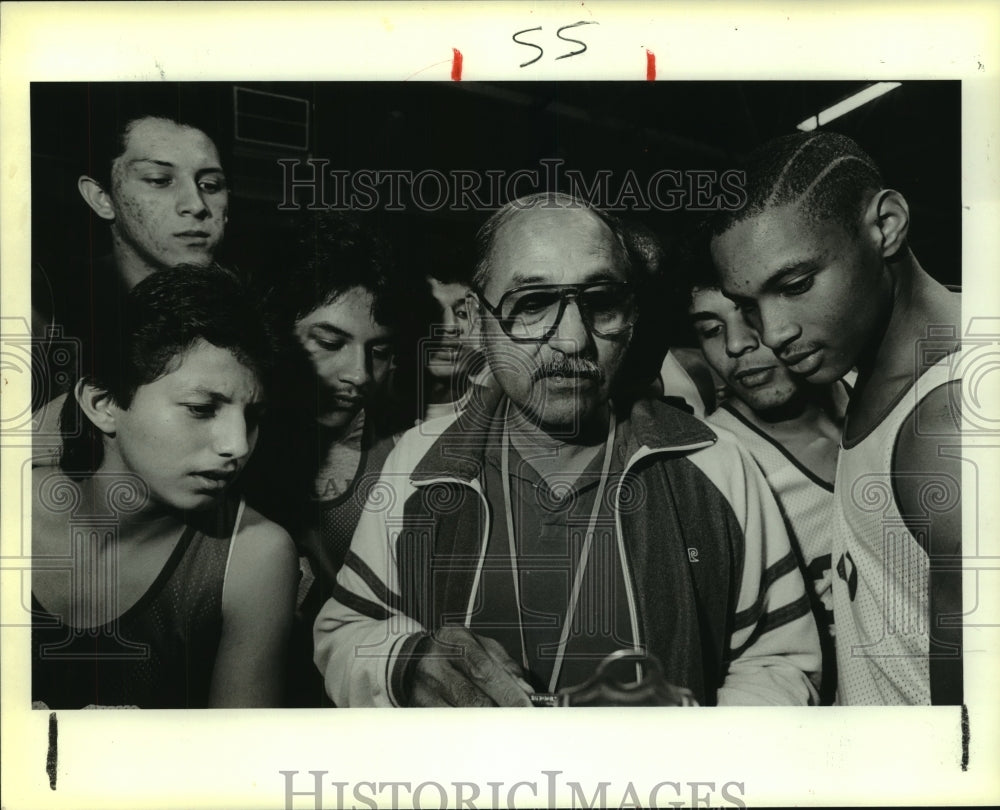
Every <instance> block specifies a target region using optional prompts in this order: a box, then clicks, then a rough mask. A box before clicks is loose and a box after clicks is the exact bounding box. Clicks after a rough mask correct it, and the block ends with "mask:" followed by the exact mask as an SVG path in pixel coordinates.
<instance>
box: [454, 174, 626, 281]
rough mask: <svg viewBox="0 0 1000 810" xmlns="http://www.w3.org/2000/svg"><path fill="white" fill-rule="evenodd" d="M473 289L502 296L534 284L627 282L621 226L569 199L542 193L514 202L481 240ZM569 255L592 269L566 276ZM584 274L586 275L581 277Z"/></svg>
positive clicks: (485, 230)
mask: <svg viewBox="0 0 1000 810" xmlns="http://www.w3.org/2000/svg"><path fill="white" fill-rule="evenodd" d="M477 247H478V249H479V260H478V263H477V265H476V270H475V274H474V276H473V286H474V287H475V288H476V289H478V290H481V291H484V292H486V291H487V288H489V291H490V292H494V293H495V292H502V291H505V290H508V289H512V288H513V287H516V286H521V285H524V284H532V283H555V284H560V283H579V282H581V281H591V280H594V281H599V280H619V281H624V280H627V279H628V277H629V274H630V270H631V266H630V262H629V257H628V253H627V251H626V250H625V246H624V239H623V236H622V231H621V228H620V226H619V223H618V221H617V220H616V219H614V218H613V217H610V216H608V215H607V214H605V213H604V212H602V211H600V210H599V209H595V208H593V207H591V206H589V205H588V204H586V203H585V202H583V201H580V200H578V199H576V198H574V197H570V196H569V195H564V194H538V195H532V196H531V197H525V198H521V199H519V200H514V201H513V202H511V203H508V204H507V205H506V206H504V207H503V208H501V209H500V210H499V211H497V212H496V213H495V214H494V215H493V216H492V217H490V219H489V220H488V221H487V222H486V223H485V224H484V225H483V227H482V228H481V229H480V231H479V234H478V235H477ZM567 250H568V251H569V252H571V253H572V254H573V255H574V256H575V257H576V258H577V259H578V260H580V261H582V262H583V263H584V264H585V265H586V266H585V267H578V268H574V271H573V272H572V273H571V274H572V275H573V276H574V278H572V279H570V278H568V277H565V276H566V275H567V272H568V268H567V262H566V259H567ZM576 271H580V272H576Z"/></svg>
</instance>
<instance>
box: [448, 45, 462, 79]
mask: <svg viewBox="0 0 1000 810" xmlns="http://www.w3.org/2000/svg"><path fill="white" fill-rule="evenodd" d="M451 53H452V57H451V80H452V81H453V82H460V81H462V52H461V51H460V50H459V49H458V48H452V49H451Z"/></svg>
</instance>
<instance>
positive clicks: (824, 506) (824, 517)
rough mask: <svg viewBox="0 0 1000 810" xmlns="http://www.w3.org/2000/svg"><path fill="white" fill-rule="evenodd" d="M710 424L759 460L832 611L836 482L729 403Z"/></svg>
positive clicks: (808, 572) (810, 578) (809, 575)
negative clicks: (832, 523)
mask: <svg viewBox="0 0 1000 810" xmlns="http://www.w3.org/2000/svg"><path fill="white" fill-rule="evenodd" d="M706 421H708V422H711V423H712V424H715V425H718V426H719V427H723V428H725V429H726V430H728V431H729V432H731V433H734V434H735V435H736V437H737V438H738V439H739V441H740V444H742V445H743V447H744V448H746V450H747V451H748V452H749V453H750V455H751V456H753V459H754V461H756V462H757V466H758V467H760V469H761V471H762V472H763V473H764V478H766V479H767V483H768V486H769V487H770V488H771V491H772V492H773V493H774V496H775V498H776V499H777V501H778V506H779V507H781V512H782V514H783V515H784V516H785V523H786V524H787V526H788V533H789V535H790V537H791V540H792V542H793V543H795V544H797V546H798V549H799V552H800V553H801V555H802V562H803V565H804V568H805V570H804V571H803V576H804V577H805V578H806V580H807V584H808V585H811V587H812V588H813V590H814V591H815V592H816V595H817V596H818V597H819V599H820V602H821V603H822V604H823V607H824V608H825V609H826V610H827V611H828V612H832V610H833V594H832V592H831V579H832V576H831V571H830V545H831V535H830V516H831V514H832V509H833V497H834V496H833V484H832V483H830V482H829V481H824V480H823V479H822V478H820V477H819V476H817V475H816V474H815V473H813V472H812V471H811V470H809V469H807V468H806V467H805V466H803V465H802V463H801V462H799V461H798V459H796V458H795V457H794V456H793V455H792V454H791V453H789V452H788V450H786V449H785V448H784V447H783V446H782V445H780V444H778V443H777V442H776V441H775V440H774V439H772V438H771V437H770V436H768V435H767V434H765V433H763V432H762V431H761V430H760V429H759V428H757V427H756V426H755V425H753V424H752V423H750V422H749V421H747V420H746V418H745V417H743V416H742V415H741V414H740V413H738V412H737V411H735V410H733V409H730V408H729V407H728V406H726V405H725V404H723V405H722V406H721V407H720V408H718V409H717V410H716V411H715V412H714V413H712V415H711V416H709V417H708V419H707V420H706Z"/></svg>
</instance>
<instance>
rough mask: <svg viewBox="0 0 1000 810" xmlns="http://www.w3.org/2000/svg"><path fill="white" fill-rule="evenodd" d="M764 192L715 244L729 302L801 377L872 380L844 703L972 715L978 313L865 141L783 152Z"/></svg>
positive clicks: (836, 554) (760, 188)
mask: <svg viewBox="0 0 1000 810" xmlns="http://www.w3.org/2000/svg"><path fill="white" fill-rule="evenodd" d="M746 193H747V203H746V206H745V207H744V208H743V209H741V210H740V211H737V212H731V213H727V214H722V215H720V217H719V218H718V219H717V220H716V221H715V222H714V224H713V228H712V233H713V236H712V239H711V252H712V257H713V260H714V263H715V265H716V267H717V269H718V270H719V272H720V275H721V282H722V288H723V290H724V291H725V292H726V294H727V295H728V296H730V297H731V298H732V299H733V300H734V301H736V302H737V303H738V304H739V305H740V306H741V307H742V308H743V309H744V311H745V312H746V314H747V317H748V319H749V321H750V322H751V324H753V326H754V328H755V329H756V330H757V331H758V333H759V334H760V336H761V339H762V340H763V342H764V343H765V344H766V345H767V346H768V347H770V348H771V349H772V350H773V351H774V353H775V355H776V356H777V357H778V359H779V360H781V362H783V363H784V364H785V365H786V366H787V367H788V369H789V370H790V371H791V372H792V373H793V374H795V375H797V376H798V377H799V378H801V379H803V380H805V381H807V382H809V383H811V384H814V385H829V384H831V383H833V382H834V381H836V380H839V379H840V378H842V377H843V376H844V374H845V373H847V372H848V371H849V370H850V369H852V368H856V369H857V374H858V376H857V382H856V385H855V389H854V392H853V394H852V396H851V401H850V405H849V407H848V411H847V417H846V424H845V428H844V433H843V439H842V444H841V453H840V460H839V466H838V470H837V480H836V484H835V490H836V504H835V509H834V530H835V534H834V541H833V542H834V545H833V565H834V569H835V571H836V576H835V578H834V583H833V585H834V613H835V616H836V624H837V658H838V660H837V663H838V676H839V680H840V686H839V694H840V700H841V702H843V703H874V704H894V703H935V704H938V703H944V704H955V703H961V700H962V638H961V636H962V630H961V623H960V616H961V614H962V599H961V596H962V594H961V574H960V563H961V534H962V533H961V498H960V486H961V484H960V482H961V478H962V476H961V465H960V453H959V452H958V451H959V448H960V440H961V435H960V422H961V415H960V398H961V379H960V377H961V369H962V365H961V362H962V360H961V358H962V355H961V351H960V345H959V335H960V334H961V332H960V330H961V312H960V298H959V296H958V295H956V294H954V293H952V292H950V291H949V290H948V289H947V288H946V287H945V286H944V285H942V284H940V283H939V282H937V281H936V280H934V279H933V278H932V277H931V276H930V275H929V274H928V273H927V272H926V271H925V270H924V269H923V268H922V267H921V266H920V263H919V262H918V261H917V259H916V257H915V256H914V255H913V252H912V251H911V250H910V247H909V244H908V242H907V234H908V231H909V227H910V214H909V207H908V206H907V203H906V200H905V199H904V198H903V196H902V195H901V194H900V193H899V192H898V191H895V190H893V189H891V188H885V187H884V185H883V181H882V177H881V175H880V172H879V170H878V168H877V167H876V165H875V163H874V161H873V160H872V159H871V158H870V157H869V156H868V155H867V154H865V152H864V151H862V150H861V149H860V147H858V145H857V144H856V143H854V142H853V141H852V140H850V139H849V138H846V137H844V136H842V135H837V134H834V133H829V132H817V133H810V134H801V135H791V136H786V137H783V138H779V139H777V140H775V141H772V142H770V143H767V144H765V145H764V146H762V147H761V148H760V149H759V150H757V151H756V152H755V153H754V154H753V155H751V157H750V158H749V161H748V165H747V170H746ZM928 488H930V489H933V490H935V491H937V492H938V493H940V494H941V497H940V498H930V499H929V498H927V497H926V496H927V493H928V491H929V490H928Z"/></svg>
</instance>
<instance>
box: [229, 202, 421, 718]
mask: <svg viewBox="0 0 1000 810" xmlns="http://www.w3.org/2000/svg"><path fill="white" fill-rule="evenodd" d="M290 268H291V272H290V273H289V276H288V278H287V279H286V281H285V285H284V286H283V288H282V289H280V290H277V291H276V295H275V298H276V306H277V308H278V309H279V310H280V318H279V320H280V323H279V329H280V332H281V337H282V340H283V341H284V351H283V353H282V359H281V363H280V364H279V375H280V377H279V379H280V385H279V386H278V388H279V395H278V397H276V401H275V402H274V403H273V405H272V406H271V407H269V409H268V419H267V428H268V429H267V431H266V440H265V442H264V443H263V444H262V446H261V448H260V451H259V452H258V454H257V456H256V457H255V458H254V461H253V464H252V465H251V468H250V469H249V470H248V471H247V472H248V475H247V478H248V482H247V486H248V497H249V498H250V501H251V503H253V504H254V505H255V506H257V507H258V508H259V509H260V510H261V512H263V513H264V514H265V515H267V516H268V517H269V518H271V519H273V520H275V521H277V522H278V523H280V524H281V525H282V526H284V527H285V528H287V529H288V530H289V532H290V533H291V535H292V538H293V539H294V541H295V544H296V546H297V548H298V551H299V555H300V565H301V567H302V572H303V577H302V582H301V584H300V588H299V601H298V610H297V621H296V626H295V632H294V639H293V651H292V657H291V672H290V680H289V698H288V699H289V701H290V702H291V703H292V704H293V705H300V706H309V705H321V704H322V703H323V700H324V692H323V685H322V682H321V679H320V678H319V674H318V673H317V672H316V669H315V667H314V666H313V664H312V623H313V620H314V619H315V617H316V614H317V613H318V612H319V608H320V606H321V605H322V604H323V602H325V601H326V600H327V599H328V598H329V597H330V595H331V594H332V593H333V587H334V581H335V579H336V576H337V572H338V571H339V570H340V567H341V566H342V565H343V564H344V559H345V557H346V555H347V553H348V552H347V549H348V546H349V545H350V542H351V537H352V536H353V534H354V529H355V527H356V526H357V523H358V520H359V519H360V517H361V512H362V508H363V506H364V504H365V501H366V500H367V497H368V492H369V490H370V489H371V487H372V486H374V484H375V482H376V481H377V480H378V475H379V472H380V470H381V469H382V464H383V462H384V461H385V458H386V456H388V454H389V451H390V450H391V449H392V447H393V443H394V442H393V435H394V433H395V432H396V431H397V430H398V429H399V428H400V426H399V425H397V424H395V422H394V421H393V418H394V414H393V413H391V412H390V411H391V405H392V402H391V397H390V392H389V384H390V381H391V375H392V372H393V369H394V366H395V364H396V358H397V356H398V355H399V354H400V352H399V351H398V349H399V346H398V342H399V338H400V332H401V328H402V325H403V324H404V323H406V322H407V318H408V309H409V308H410V307H411V306H412V302H413V296H412V294H411V293H410V291H409V290H408V288H407V286H406V284H404V283H403V279H402V278H401V276H400V274H399V273H398V270H397V267H396V264H395V261H394V258H393V256H392V253H391V251H390V249H389V245H388V244H387V242H386V240H385V239H384V238H383V236H382V234H381V231H380V230H379V229H378V228H377V227H376V226H375V225H374V224H373V223H371V222H369V221H366V220H363V219H362V218H360V217H359V216H357V215H353V214H345V213H342V212H321V213H317V214H308V215H307V216H304V217H303V218H302V219H301V220H299V222H298V223H297V243H296V245H295V252H294V256H293V258H292V259H291V260H290ZM410 397H411V399H410V401H411V402H412V393H411V395H410ZM409 424H412V419H410V421H409Z"/></svg>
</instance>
